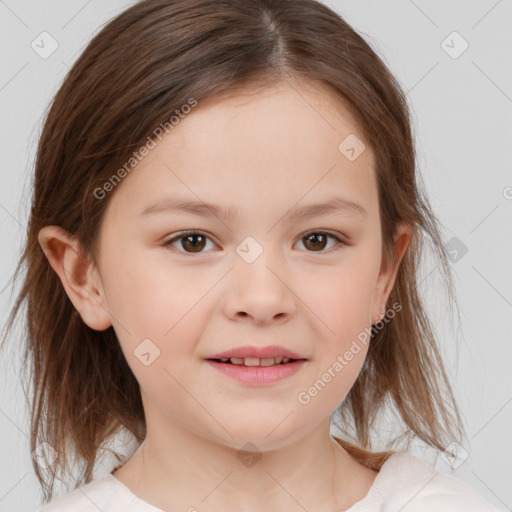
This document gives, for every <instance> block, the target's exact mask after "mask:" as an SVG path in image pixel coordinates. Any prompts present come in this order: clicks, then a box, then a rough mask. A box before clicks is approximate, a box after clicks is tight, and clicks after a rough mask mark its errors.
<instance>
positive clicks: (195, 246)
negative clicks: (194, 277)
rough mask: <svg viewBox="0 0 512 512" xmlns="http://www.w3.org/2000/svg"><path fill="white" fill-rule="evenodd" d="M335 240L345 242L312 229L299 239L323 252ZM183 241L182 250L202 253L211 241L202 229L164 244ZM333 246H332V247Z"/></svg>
mask: <svg viewBox="0 0 512 512" xmlns="http://www.w3.org/2000/svg"><path fill="white" fill-rule="evenodd" d="M329 238H330V239H332V240H335V241H336V242H338V244H341V245H343V244H345V242H343V241H342V240H341V239H340V238H339V237H337V236H336V235H333V234H331V233H327V232H325V231H310V232H309V233H306V234H304V235H303V236H302V237H301V238H300V239H299V241H301V242H302V241H303V240H305V243H304V245H305V246H306V244H307V245H308V246H309V248H312V250H310V251H308V252H322V251H324V249H325V248H326V245H327V240H328V239H329ZM179 241H181V244H180V245H181V249H183V250H180V252H185V253H188V254H194V253H201V252H204V251H203V249H204V248H205V245H206V242H207V241H211V239H210V238H209V237H207V236H206V235H205V234H204V233H203V232H201V231H184V232H182V233H180V234H179V235H177V236H175V237H173V238H170V239H169V240H166V241H165V242H164V246H169V245H170V246H175V245H174V244H175V243H177V242H179ZM331 248H332V247H331Z"/></svg>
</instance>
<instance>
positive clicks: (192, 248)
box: [164, 231, 209, 254]
mask: <svg viewBox="0 0 512 512" xmlns="http://www.w3.org/2000/svg"><path fill="white" fill-rule="evenodd" d="M208 240H209V238H208V237H207V236H206V235H205V234H203V233H200V232H195V231H185V232H183V233H181V234H179V235H178V236H175V237H173V238H171V239H170V240H167V241H166V242H164V245H166V246H167V245H172V246H174V247H176V249H178V251H179V252H184V253H189V254H194V253H201V252H205V251H203V249H204V248H205V247H206V244H207V242H208ZM175 244H177V245H175Z"/></svg>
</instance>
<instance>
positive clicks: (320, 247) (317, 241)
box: [301, 231, 343, 252]
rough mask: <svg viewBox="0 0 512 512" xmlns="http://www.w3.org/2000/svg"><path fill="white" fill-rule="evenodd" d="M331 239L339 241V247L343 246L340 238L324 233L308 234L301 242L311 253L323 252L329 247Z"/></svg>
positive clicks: (314, 232) (313, 232)
mask: <svg viewBox="0 0 512 512" xmlns="http://www.w3.org/2000/svg"><path fill="white" fill-rule="evenodd" d="M329 238H330V239H333V240H335V241H337V242H338V244H337V245H343V241H342V240H341V239H340V238H338V237H337V236H335V235H332V234H330V233H326V232H324V231H312V232H310V233H307V234H306V235H305V236H303V237H302V238H301V241H302V243H303V244H304V247H306V249H307V250H308V251H309V252H322V251H324V249H325V248H326V246H327V245H328V240H329ZM331 247H332V246H331ZM324 252H325V251H324Z"/></svg>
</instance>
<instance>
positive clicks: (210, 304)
mask: <svg viewBox="0 0 512 512" xmlns="http://www.w3.org/2000/svg"><path fill="white" fill-rule="evenodd" d="M350 134H356V136H357V137H358V138H359V139H360V140H364V139H363V137H362V135H361V134H360V132H359V130H358V128H357V125H356V123H355V121H354V119H353V118H352V116H351V115H350V113H349V111H348V109H347V108H346V106H345V105H344V104H343V103H342V102H341V101H340V100H339V98H338V97H337V96H333V93H332V92H331V91H330V90H329V89H327V88H325V86H322V85H319V84H317V83H313V82H309V81H305V80H302V81H301V82H300V83H297V82H295V83H294V84H292V82H290V81H286V82H280V83H279V84H278V85H276V86H273V87H272V88H269V89H266V90H265V91H263V92H262V91H258V92H257V93H255V92H254V91H251V90H249V89H247V91H246V92H245V93H242V92H238V93H237V94H236V95H231V96H229V97H224V98H215V99H212V98H211V99H208V100H206V101H204V102H202V103H200V104H199V105H198V106H197V107H196V108H195V109H194V110H193V112H192V113H191V114H189V115H188V116H187V117H186V118H185V119H183V120H182V121H181V122H180V124H179V125H177V126H176V127H175V128H174V130H173V131H172V132H171V134H170V135H168V136H166V137H165V138H164V139H163V140H162V141H161V142H158V145H157V147H156V148H154V149H152V150H151V152H150V154H149V155H148V156H147V157H145V158H144V160H143V161H142V162H141V163H140V164H139V165H138V166H137V167H136V168H135V169H134V170H133V171H132V172H131V173H130V174H129V175H128V176H127V177H126V178H125V179H124V180H123V181H122V183H121V184H120V185H118V186H117V187H116V189H115V190H114V191H113V192H111V194H113V196H112V197H111V201H110V203H109V205H108V207H107V210H106V213H105V217H104V220H103V223H102V226H101V232H100V249H99V254H98V264H97V266H94V265H93V264H92V263H91V262H90V261H88V260H86V259H85V258H82V257H80V245H79V243H78V242H77V240H75V239H73V238H71V237H70V236H69V235H68V234H67V233H64V232H63V231H62V230H61V229H60V228H58V227H57V226H46V227H45V228H43V229H42V230H41V232H40V234H39V242H40V244H41V247H42V248H43V250H44V252H45V254H46V256H47V257H48V260H49V262H50V264H51V265H52V267H53V268H54V270H55V271H56V272H57V273H58V275H59V277H60V278H61V281H62V284H63V287H64V288H65V290H66V293H67V294H68V296H69V298H70V300H71V301H72V302H73V304H74V306H75V307H76V309H77V310H78V311H79V312H80V314H81V317H82V318H83V320H84V322H86V323H87V325H89V326H90V327H91V328H93V329H96V330H103V329H106V328H108V327H109V326H111V325H113V327H114V329H115V332H116V334H117V336H118V339H119V342H120V345H121V348H122V350H123V353H124V355H125V357H126V359H127V361H128V364H129V365H130V368H131V369H132V371H133V373H134V375H135V377H136V378H137V380H138V382H139V384H140V386H141V395H142V400H143V405H144V411H145V416H146V422H147V437H146V439H145V441H144V443H143V444H142V445H141V447H140V448H139V449H138V450H137V452H136V453H135V454H134V455H133V457H132V458H131V459H130V460H129V461H128V462H127V463H126V464H125V465H124V466H123V467H122V468H121V469H119V470H117V472H115V473H114V474H115V477H116V478H117V479H118V480H119V481H120V482H122V483H123V484H124V485H126V486H127V487H128V488H129V489H130V490H131V491H132V492H134V493H135V494H137V495H138V496H139V497H140V498H141V499H143V500H145V501H146V502H148V503H150V504H152V505H154V506H155V507H159V508H162V509H165V510H178V509H179V510H188V509H189V508H190V507H196V508H197V509H198V510H204V511H206V510H207V511H208V512H220V511H223V512H225V511H226V510H237V511H242V512H256V511H261V510H288V511H303V510H304V509H306V510H315V511H317V512H320V511H325V512H333V511H340V510H344V509H346V508H349V507H350V506H351V505H353V504H354V503H356V502H357V501H359V500H361V499H363V498H364V496H366V494H367V493H368V491H369V489H370V487H371V485H372V484H373V482H374V480H375V477H376V476H377V473H376V472H375V471H371V470H369V469H367V468H365V467H364V466H362V465H361V464H359V463H358V462H356V461H355V460H353V459H352V458H351V457H350V456H349V455H348V453H347V452H346V451H345V450H344V449H343V448H342V447H340V446H339V445H338V444H337V443H336V442H335V441H333V439H332V438H331V436H330V433H329V429H330V419H329V415H330V413H331V412H332V411H334V410H335V409H336V408H337V406H338V405H339V404H340V402H341V401H342V400H343V399H344V398H345V396H346V395H347V393H348V392H349V390H350V388H351V387H352V385H353V384H354V381H355V380H356V378H357V375H358V374H359V372H360V369H361V366H362V364H363V362H364V358H365V356H366V353H367V346H365V345H361V348H362V350H360V351H359V353H357V354H356V355H354V357H353V359H352V360H351V361H350V362H349V363H348V364H347V365H346V366H345V367H344V368H343V370H342V371H341V372H339V373H338V374H336V377H335V378H333V379H331V381H330V382H329V383H328V384H327V385H326V387H325V388H324V389H323V390H322V391H321V392H319V393H318V394H317V396H315V397H314V398H312V399H311V401H310V402H309V403H308V404H306V405H304V404H301V403H299V402H298V400H297V395H298V393H299V392H301V391H304V390H307V389H308V388H309V387H310V386H311V385H312V384H313V383H314V382H315V381H317V380H318V379H319V378H320V377H321V376H322V374H323V373H324V372H325V371H326V369H327V368H329V367H330V366H332V365H333V363H334V362H335V361H336V358H337V357H338V355H342V354H344V353H345V351H346V350H347V349H348V348H349V347H350V345H351V343H352V341H353V340H354V339H356V337H357V335H358V334H359V333H361V332H363V331H364V329H365V328H368V329H369V328H370V327H371V325H372V324H373V323H375V322H377V321H378V320H379V319H380V318H381V317H382V313H383V307H384V306H385V305H386V301H387V298H388V296H389V293H390V292H391V289H392V287H393V284H394V282H395V278H396V272H397V270H398V266H399V264H400V262H401V260H402V257H403V255H404V253H405V251H406V249H407V246H408V244H409V242H410V236H411V229H410V226H408V225H405V224H401V225H400V226H399V229H398V235H397V237H396V238H395V254H396V263H395V264H394V265H392V264H391V263H387V262H385V261H384V260H383V259H382V257H381V248H382V238H381V226H380V218H379V207H378V193H377V182H376V174H375V159H374V154H373V152H372V151H371V149H370V145H369V144H368V143H367V142H365V144H366V150H365V151H363V152H362V154H361V155H360V156H359V157H358V158H357V159H356V160H355V161H349V160H348V159H347V158H346V157H345V156H344V155H343V154H342V153H341V152H340V151H339V150H338V146H339V144H340V142H341V141H343V140H344V139H345V138H346V137H347V136H348V135H350ZM175 195H176V196H180V197H183V198H186V199H191V200H197V199H198V198H199V199H200V200H201V201H204V202H214V203H217V204H220V205H221V206H223V207H226V208H228V207H231V208H232V209H233V210H236V211H237V214H236V217H234V218H230V219H223V218H221V217H219V216H216V215H212V216H211V217H199V216H197V215H194V214H192V213H184V212H181V213H176V212H160V213H157V214H153V215H148V216H147V217H145V218H140V217H138V215H139V214H140V212H142V211H143V210H144V208H146V207H147V206H149V205H151V204H153V203H155V202H156V201H159V200H161V199H163V198H166V197H169V196H175ZM335 195H338V196H343V197H344V198H347V199H349V200H352V201H355V202H357V203H359V204H360V205H362V206H363V207H364V209H365V210H366V212H367V214H366V216H357V215H354V214H349V213H347V212H334V213H332V212H331V213H329V214H322V215H317V216H315V217H312V218H307V219H306V218H305V219H302V220H301V219H296V220H294V221H291V220H289V219H288V218H287V217H284V215H285V214H286V213H287V212H289V211H290V209H292V208H293V207H295V206H303V205H306V204H310V203H321V202H324V201H326V200H327V199H329V198H331V197H332V196H335ZM188 229H198V230H201V231H202V232H203V234H204V235H206V236H207V237H208V238H206V239H204V238H199V239H197V238H196V239H195V243H196V244H198V246H199V249H197V250H198V251H199V252H194V246H193V245H192V246H191V245H190V244H189V245H187V244H186V242H184V239H183V238H182V239H177V240H176V241H175V242H174V243H173V245H172V246H165V245H163V242H165V241H166V240H169V239H171V238H173V237H174V236H177V234H179V233H180V232H181V231H184V230H188ZM311 230H316V232H318V231H322V230H327V231H329V232H330V233H331V234H334V235H338V236H339V237H340V238H341V239H342V240H343V241H347V242H348V245H345V244H340V243H339V242H337V241H336V239H332V238H328V239H327V243H324V245H322V243H320V244H318V243H317V245H315V244H314V241H313V243H311V242H309V243H308V237H307V236H305V233H306V232H309V231H311ZM247 236H251V237H253V238H254V239H255V240H256V241H257V243H258V244H259V245H260V246H261V247H262V249H263V252H262V254H261V255H260V256H259V257H258V258H257V259H256V260H255V261H254V262H252V263H248V262H246V261H245V260H244V259H242V258H241V257H240V256H239V254H238V253H237V252H236V248H237V247H238V246H239V244H240V243H241V242H242V241H243V240H244V239H245V238H246V237H247ZM183 243H185V246H184V245H183ZM191 247H192V248H191ZM187 250H188V251H189V252H188V253H187V252H186V251H187ZM180 251H181V252H180ZM388 307H389V305H388ZM397 314H399V313H397ZM147 338H149V339H150V340H151V341H152V343H153V344H154V346H157V347H158V349H159V350H160V355H159V357H157V358H156V359H155V360H154V361H153V362H152V363H151V364H150V365H148V366H146V365H144V364H142V363H141V360H140V359H139V358H138V357H137V356H136V355H135V354H134V350H135V349H136V348H137V347H138V346H139V345H140V343H141V342H142V340H144V339H147ZM248 344H251V345H260V346H265V345H270V344H276V345H281V346H284V347H286V348H289V349H291V350H294V351H295V352H298V353H299V354H301V355H303V356H304V357H307V358H308V361H307V362H306V363H305V364H304V366H303V367H302V369H301V370H300V371H299V372H298V373H296V374H295V375H293V376H291V377H288V378H286V379H284V380H282V381H280V382H277V383H274V384H270V385H268V384H267V385H264V386H255V385H248V384H241V383H239V382H237V381H235V380H232V379H231V378H229V377H227V376H225V375H223V374H221V373H220V372H218V371H216V370H214V369H213V368H211V367H210V365H208V364H207V363H206V362H205V361H204V360H203V359H204V358H205V357H208V356H211V355H213V354H214V353H216V352H220V351H224V350H227V349H231V348H234V347H238V346H240V345H248ZM247 442H251V443H252V444H253V445H255V447H257V450H258V452H259V453H260V454H261V455H262V457H261V458H260V459H259V460H258V461H257V462H256V463H255V464H253V465H250V466H248V465H246V464H244V463H243V462H242V461H241V460H240V459H239V457H237V454H238V453H239V450H240V449H241V448H242V447H243V446H244V445H245V444H246V443H247Z"/></svg>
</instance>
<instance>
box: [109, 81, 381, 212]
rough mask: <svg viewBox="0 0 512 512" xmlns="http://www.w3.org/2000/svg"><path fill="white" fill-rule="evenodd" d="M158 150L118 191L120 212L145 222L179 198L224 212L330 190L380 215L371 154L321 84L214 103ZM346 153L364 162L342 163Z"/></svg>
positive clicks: (246, 92)
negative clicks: (144, 214) (154, 209)
mask: <svg viewBox="0 0 512 512" xmlns="http://www.w3.org/2000/svg"><path fill="white" fill-rule="evenodd" d="M347 141H348V142H347ZM155 142H156V147H155V148H154V149H152V150H151V152H150V153H149V154H148V155H147V156H146V157H145V158H144V159H143V160H142V161H141V162H140V163H139V164H138V165H137V167H136V168H135V169H134V170H133V171H132V172H131V173H130V174H129V176H128V177H127V178H125V179H124V180H123V182H122V183H121V185H120V186H118V187H117V189H116V191H115V194H114V196H117V197H114V198H112V203H113V204H114V207H115V205H116V204H117V203H125V204H124V207H126V206H127V205H128V204H129V205H130V208H132V210H133V211H135V210H138V213H140V211H142V209H143V208H144V207H147V203H148V201H147V200H149V199H156V200H157V199H160V198H161V196H162V195H163V194H165V195H169V194H172V193H173V192H180V193H182V194H181V196H183V193H184V194H185V195H188V196H189V197H190V198H191V199H199V200H204V201H205V202H215V203H218V204H219V203H220V204H221V205H225V206H226V207H230V206H233V207H238V206H239V205H240V204H253V205H256V206H258V208H265V207H267V206H269V207H270V206H271V205H272V204H273V203H275V202H276V201H278V202H279V203H280V204H282V205H283V206H285V205H289V206H291V204H292V203H294V202H296V201H299V200H301V198H305V199H306V198H307V199H311V200H316V199H321V198H324V197H326V195H330V196H332V192H333V189H339V190H340V191H342V192H345V193H346V195H347V196H348V195H352V196H353V197H351V198H350V199H359V201H360V202H361V201H362V202H366V203H368V204H367V209H368V210H371V209H372V207H373V206H372V204H371V203H372V199H375V187H376V181H375V176H374V174H375V170H374V156H373V151H372V150H371V148H370V145H369V143H368V141H365V140H364V137H363V134H362V133H361V131H360V129H359V127H358V126H357V124H356V122H355V120H354V117H353V116H352V114H351V112H350V110H349V108H348V107H347V103H346V102H345V101H344V100H342V99H341V98H340V97H339V96H338V95H337V94H335V92H334V91H333V90H332V89H330V88H329V87H328V86H326V85H323V84H321V83H319V82H312V81H300V82H299V81H293V82H292V81H281V82H279V83H277V84H274V85H273V86H272V87H268V88H261V87H258V88H251V87H247V88H246V89H243V90H239V91H237V92H236V93H233V92H231V93H225V94H223V95H222V96H216V97H212V98H208V99H206V100H204V101H202V102H199V103H198V105H197V106H196V107H195V108H194V109H193V110H192V111H191V113H189V114H188V115H186V116H183V117H182V118H181V119H180V121H179V124H177V125H176V126H175V127H174V128H173V129H172V131H171V132H170V133H169V134H168V135H166V136H164V137H163V139H162V140H160V141H159V140H155ZM347 144H348V145H349V146H350V145H352V146H354V147H355V148H356V150H357V152H358V153H360V154H359V155H357V154H356V156H357V158H355V159H349V158H347V155H346V154H344V153H343V151H344V150H346V149H347ZM354 144H355V145H354ZM358 144H359V145H358ZM356 146H357V147H356ZM364 147H365V149H362V148H364ZM349 149H350V148H349ZM349 156H350V155H349ZM365 195H366V196H367V197H366V198H365V197H364V196H365ZM146 199H147V200H146ZM235 203H236V204H235ZM256 203H257V204H256ZM118 206H121V205H120V204H119V205H118ZM237 209H238V208H237Z"/></svg>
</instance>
